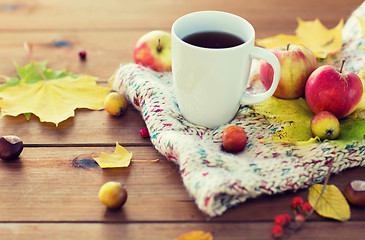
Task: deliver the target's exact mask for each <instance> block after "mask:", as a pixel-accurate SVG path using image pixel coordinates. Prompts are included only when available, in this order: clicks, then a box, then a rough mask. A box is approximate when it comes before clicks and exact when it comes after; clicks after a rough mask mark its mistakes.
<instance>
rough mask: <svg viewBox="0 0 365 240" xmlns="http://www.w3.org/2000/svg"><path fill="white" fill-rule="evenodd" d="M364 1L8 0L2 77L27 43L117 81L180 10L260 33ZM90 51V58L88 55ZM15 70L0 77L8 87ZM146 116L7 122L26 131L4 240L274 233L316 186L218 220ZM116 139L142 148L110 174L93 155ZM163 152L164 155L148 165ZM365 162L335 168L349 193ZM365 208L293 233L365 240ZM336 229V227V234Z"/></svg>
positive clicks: (327, 20)
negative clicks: (215, 15)
mask: <svg viewBox="0 0 365 240" xmlns="http://www.w3.org/2000/svg"><path fill="white" fill-rule="evenodd" d="M362 2H363V1H362V0H348V1H340V0H336V1H333V0H323V1H318V0H306V1H289V0H260V1H257V0H242V1H236V0H226V1H221V0H198V1H197V0H184V1H182V0H156V1H149V0H133V1H132V0H108V1H99V0H77V1H75V0H63V1H60V0H53V1H49V0H38V1H28V0H7V1H2V2H1V3H0V35H1V37H0V75H1V76H9V77H12V76H16V71H15V67H14V64H13V62H16V63H18V64H19V65H24V64H27V63H28V62H29V59H28V57H27V55H26V54H25V51H24V49H23V42H24V41H28V42H30V43H32V44H33V60H35V61H43V60H47V61H48V66H49V67H50V68H53V69H67V70H68V71H71V72H74V73H84V74H90V75H93V76H95V77H97V78H98V83H99V84H101V85H104V86H106V82H107V80H108V78H109V77H110V76H111V75H112V74H113V73H114V71H115V70H116V69H117V68H118V67H119V65H120V64H121V63H128V62H132V61H133V58H132V51H133V47H134V44H135V42H136V41H137V39H138V38H139V37H140V36H142V35H143V34H144V33H146V32H148V31H150V30H155V29H162V30H166V31H169V30H170V27H171V25H172V23H173V22H174V21H175V20H176V19H177V18H178V17H180V16H182V15H184V14H186V13H189V12H193V11H198V10H221V11H227V12H231V13H234V14H237V15H240V16H242V17H244V18H246V19H247V20H249V21H250V22H251V23H252V24H253V25H254V27H255V29H256V36H257V38H263V37H268V36H272V35H276V34H279V33H287V34H294V30H295V28H296V26H297V18H302V19H304V20H313V19H315V18H319V19H320V20H321V21H322V22H323V23H324V25H325V26H326V27H328V28H331V27H334V26H335V25H337V23H338V22H339V20H340V19H341V18H343V19H345V20H346V19H347V18H348V17H349V16H350V14H351V13H352V11H353V10H355V8H356V7H357V6H359V5H360V4H361V3H362ZM80 50H86V52H87V60H86V61H80V59H79V56H78V52H79V51H80ZM1 82H4V77H0V83H1ZM144 126H145V123H144V122H143V119H142V118H141V116H140V113H139V112H138V111H137V110H135V109H133V108H132V107H130V108H129V109H128V111H127V112H126V114H125V115H124V116H122V117H119V118H115V117H111V116H109V115H108V114H107V113H106V112H105V111H89V110H82V109H81V110H77V111H76V116H75V117H74V118H70V119H68V120H66V121H65V122H63V123H61V124H60V126H59V127H58V128H56V127H55V126H54V125H53V124H49V123H40V122H39V121H38V119H37V118H36V117H35V116H32V117H31V119H30V121H26V119H25V118H24V116H18V117H3V118H2V119H0V134H1V135H9V134H14V135H17V136H19V137H21V138H22V140H23V141H24V143H25V148H24V151H23V153H22V154H21V157H20V158H19V159H18V160H16V161H11V162H8V161H0V191H1V194H0V203H1V204H0V239H131V240H134V239H151V240H154V239H156V240H157V239H159V240H161V239H162V240H163V239H174V238H176V237H177V236H179V235H180V234H183V233H186V232H189V231H192V230H204V231H209V232H212V234H213V236H214V240H217V239H218V240H220V239H224V240H229V239H270V232H271V230H270V229H271V227H272V225H273V218H274V217H275V216H276V215H278V214H281V213H291V212H292V209H291V207H290V201H291V199H292V198H293V197H294V196H301V197H303V198H304V199H306V197H307V195H308V191H307V190H306V189H304V190H301V191H298V192H286V193H282V194H277V195H274V196H260V197H258V198H257V199H250V200H248V201H247V202H245V203H244V204H241V205H239V206H237V207H234V208H232V209H230V210H228V211H227V212H226V213H225V214H224V215H223V216H219V217H216V218H208V217H207V216H205V215H204V214H202V212H201V211H200V210H199V209H198V208H197V206H196V204H195V202H194V200H193V199H192V197H191V196H189V194H188V192H187V191H186V189H185V187H184V183H183V181H182V179H181V177H180V172H179V167H178V166H177V165H176V164H175V163H173V162H170V161H168V160H167V159H165V158H164V157H163V156H162V155H161V154H160V153H158V151H157V150H156V149H155V148H154V147H153V146H152V144H151V142H150V141H149V140H148V139H143V138H141V137H140V136H139V134H138V131H139V129H140V128H142V127H144ZM115 142H119V143H120V144H121V145H123V146H125V147H126V148H127V150H128V151H131V152H133V159H134V160H147V162H140V161H134V162H133V161H132V163H131V165H130V166H129V167H128V168H122V169H101V168H99V167H98V166H97V165H95V162H93V161H92V160H90V159H91V158H92V157H95V156H98V155H100V154H101V152H108V153H112V152H113V151H114V146H115ZM154 159H159V161H158V162H148V160H154ZM364 176H365V169H364V168H360V167H358V168H354V169H349V170H345V171H343V172H341V173H340V174H338V175H333V176H331V178H330V182H329V183H330V184H335V185H336V186H337V187H338V188H339V189H340V190H342V189H343V188H344V186H345V185H346V184H347V183H348V182H349V181H350V180H353V179H363V180H365V179H364ZM107 181H121V182H123V183H124V184H125V186H126V188H127V190H128V200H127V203H126V205H125V206H124V207H123V208H122V209H121V210H120V211H110V210H107V209H106V208H105V206H103V205H102V204H101V203H100V202H99V200H98V198H97V192H98V190H99V188H100V187H101V185H102V184H103V183H105V182H107ZM364 224H365V209H364V208H359V207H355V206H351V220H350V221H348V222H346V223H338V222H335V221H332V220H328V219H324V218H322V217H320V216H318V215H316V214H315V215H314V216H312V217H311V219H310V220H309V222H308V223H306V224H305V226H304V227H303V229H302V230H301V231H299V232H297V233H295V234H293V235H291V236H290V239H326V240H327V239H355V240H357V239H363V236H364V234H365V232H364V228H363V226H364ZM334 229H335V231H334Z"/></svg>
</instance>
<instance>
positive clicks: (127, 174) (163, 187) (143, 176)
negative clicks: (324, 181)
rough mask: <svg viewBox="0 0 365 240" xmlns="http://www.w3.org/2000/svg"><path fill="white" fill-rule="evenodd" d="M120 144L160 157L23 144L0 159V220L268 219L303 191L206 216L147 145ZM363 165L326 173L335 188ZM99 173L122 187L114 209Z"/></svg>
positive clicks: (363, 214)
mask: <svg viewBox="0 0 365 240" xmlns="http://www.w3.org/2000/svg"><path fill="white" fill-rule="evenodd" d="M126 148H127V150H129V151H131V152H132V153H133V159H135V160H154V159H157V158H158V159H160V161H158V162H154V163H151V162H138V161H135V162H132V163H131V165H130V166H129V167H128V168H122V169H104V170H102V169H101V168H99V167H97V166H94V165H93V164H92V163H91V162H87V163H89V164H86V165H84V166H85V167H82V166H83V165H82V164H81V163H80V161H79V160H80V159H83V158H90V156H98V155H100V154H101V152H102V151H104V152H107V153H112V152H113V151H114V147H91V148H90V147H55V148H53V147H47V148H45V147H26V148H25V149H24V151H23V153H22V154H21V158H20V159H19V160H17V161H14V162H6V161H0V191H1V193H2V194H0V202H1V204H0V212H1V214H0V221H2V222H8V221H10V222H13V221H22V222H23V221H36V222H43V221H51V222H58V221H72V222H74V221H77V222H85V221H86V222H89V221H91V222H95V221H100V222H136V221H193V222H194V221H206V220H210V221H211V222H215V221H218V222H226V221H228V222H240V221H255V222H256V221H272V219H273V218H274V217H275V216H276V215H277V214H281V213H289V214H290V213H291V207H290V201H291V198H292V197H294V196H302V197H304V198H306V196H307V193H308V192H307V190H303V191H299V192H298V193H287V194H278V195H276V196H263V197H260V198H258V199H253V200H250V201H248V202H246V203H244V204H242V205H240V206H239V207H236V208H234V209H232V210H229V211H227V213H226V214H224V215H223V216H221V217H217V218H214V219H208V218H207V217H206V216H204V215H203V214H202V213H201V212H200V211H199V210H198V208H197V207H196V205H195V203H194V201H193V199H192V198H191V197H190V196H189V195H188V193H187V191H186V189H185V188H184V186H183V183H182V180H181V177H180V173H179V170H178V167H177V166H176V165H175V164H174V163H172V162H168V161H167V160H166V159H165V158H164V157H163V156H161V155H160V154H158V153H157V151H156V150H155V149H154V148H152V147H126ZM80 156H81V157H80ZM74 159H76V160H74ZM73 160H74V161H73ZM364 170H365V169H364V168H356V169H352V170H349V171H346V172H344V173H342V174H340V175H338V176H334V177H333V178H331V181H332V182H333V183H335V184H336V185H337V186H338V187H339V188H340V189H343V187H344V185H345V184H346V183H347V182H348V181H349V180H351V179H356V178H362V177H363V176H364ZM107 181H120V182H122V183H124V184H125V186H126V188H127V190H128V201H127V203H126V205H125V206H124V207H123V209H122V210H121V211H107V210H106V208H105V207H104V206H103V205H102V204H101V203H100V202H99V200H98V198H97V192H98V190H99V188H100V187H101V185H102V184H104V183H105V182H107ZM313 219H314V220H323V219H322V218H320V217H318V216H314V217H313ZM352 220H362V221H364V220H365V209H364V208H362V209H361V208H352Z"/></svg>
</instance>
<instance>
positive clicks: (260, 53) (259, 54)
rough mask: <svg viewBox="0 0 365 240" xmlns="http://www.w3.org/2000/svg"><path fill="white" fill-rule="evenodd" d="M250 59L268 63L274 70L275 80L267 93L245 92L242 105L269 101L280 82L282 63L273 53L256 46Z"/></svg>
mask: <svg viewBox="0 0 365 240" xmlns="http://www.w3.org/2000/svg"><path fill="white" fill-rule="evenodd" d="M250 58H251V59H252V58H257V59H263V60H265V61H266V62H268V63H269V64H270V65H271V67H272V68H273V70H274V79H273V82H272V84H271V87H270V88H269V89H268V90H267V91H266V92H263V93H258V94H250V93H247V92H244V93H243V96H242V98H241V105H248V104H255V103H260V102H263V101H265V100H267V99H269V98H270V97H271V96H272V95H273V94H274V92H275V90H276V88H277V86H278V84H279V80H280V63H279V60H278V59H277V57H276V56H275V55H274V54H273V53H272V52H270V51H268V50H266V49H264V48H260V47H255V46H254V47H253V49H252V50H251V53H250Z"/></svg>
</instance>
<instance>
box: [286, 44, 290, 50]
mask: <svg viewBox="0 0 365 240" xmlns="http://www.w3.org/2000/svg"><path fill="white" fill-rule="evenodd" d="M289 47H290V43H288V44H287V45H286V50H287V51H288V50H289Z"/></svg>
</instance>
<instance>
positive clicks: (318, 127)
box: [310, 111, 341, 140]
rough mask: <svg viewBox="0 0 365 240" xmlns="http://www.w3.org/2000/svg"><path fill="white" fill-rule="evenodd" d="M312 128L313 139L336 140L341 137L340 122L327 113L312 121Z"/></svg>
mask: <svg viewBox="0 0 365 240" xmlns="http://www.w3.org/2000/svg"><path fill="white" fill-rule="evenodd" d="M310 128H311V132H312V135H313V137H319V138H320V139H321V140H324V139H330V140H333V139H336V138H337V137H338V136H339V135H340V129H341V128H340V122H339V121H338V119H337V117H336V116H335V115H334V114H333V113H331V112H327V111H323V112H320V113H317V114H316V115H315V116H314V117H313V118H312V120H311V123H310Z"/></svg>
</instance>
